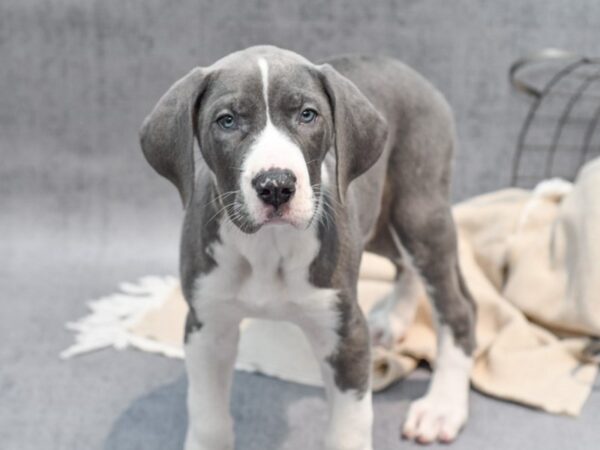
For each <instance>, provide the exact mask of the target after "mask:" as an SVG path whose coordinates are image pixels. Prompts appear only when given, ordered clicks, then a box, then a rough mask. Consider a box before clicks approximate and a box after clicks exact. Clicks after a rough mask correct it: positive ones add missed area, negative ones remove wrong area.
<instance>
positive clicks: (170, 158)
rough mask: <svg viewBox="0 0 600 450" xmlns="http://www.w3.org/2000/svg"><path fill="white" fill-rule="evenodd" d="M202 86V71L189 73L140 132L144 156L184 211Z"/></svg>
mask: <svg viewBox="0 0 600 450" xmlns="http://www.w3.org/2000/svg"><path fill="white" fill-rule="evenodd" d="M206 84H207V74H206V70H205V69H203V68H199V67H198V68H195V69H193V70H192V71H191V72H190V73H188V74H187V75H186V76H184V77H183V78H181V79H180V80H179V81H177V82H176V83H175V84H174V85H173V86H171V88H170V89H169V90H168V91H167V92H166V93H165V94H164V95H163V96H162V97H161V99H160V100H159V101H158V103H157V104H156V106H155V107H154V109H153V110H152V112H151V113H150V115H149V116H148V117H146V119H145V120H144V123H143V124H142V128H141V130H140V143H141V146H142V151H143V152H144V156H145V157H146V159H147V160H148V162H149V163H150V165H151V166H152V167H153V168H154V170H156V171H157V172H158V173H159V174H161V175H162V176H163V177H165V178H167V179H168V180H170V181H171V182H172V183H173V184H174V185H175V186H176V187H177V189H178V190H179V195H180V196H181V201H182V202H183V206H184V208H185V207H187V205H188V202H189V201H190V198H191V196H192V191H193V189H194V128H195V127H194V123H193V122H194V116H195V113H194V109H195V106H196V103H197V101H198V99H199V97H200V95H201V94H202V92H203V91H204V89H205V87H206Z"/></svg>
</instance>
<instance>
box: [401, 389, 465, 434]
mask: <svg viewBox="0 0 600 450" xmlns="http://www.w3.org/2000/svg"><path fill="white" fill-rule="evenodd" d="M468 410H469V407H468V400H457V399H450V398H441V397H440V396H435V395H426V396H425V397H423V398H421V399H419V400H416V401H415V402H413V403H412V404H411V405H410V408H409V410H408V415H407V418H406V421H405V422H404V426H403V428H402V436H403V437H404V438H406V439H414V440H415V441H417V442H418V443H420V444H430V443H432V442H435V441H440V442H445V443H448V442H452V441H453V440H454V439H456V436H457V435H458V433H459V432H460V430H461V428H462V427H463V426H464V424H465V423H466V421H467V417H468V415H469V412H468Z"/></svg>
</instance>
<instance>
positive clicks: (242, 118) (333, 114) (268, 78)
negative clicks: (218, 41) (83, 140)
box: [141, 47, 386, 232]
mask: <svg viewBox="0 0 600 450" xmlns="http://www.w3.org/2000/svg"><path fill="white" fill-rule="evenodd" d="M385 137H386V125H385V122H384V120H383V119H382V117H381V116H380V115H379V113H378V112H377V111H376V110H375V108H374V107H373V105H372V104H371V103H370V102H369V101H368V100H367V99H366V98H365V97H364V95H363V94H362V93H361V92H360V91H359V90H358V89H357V88H356V86H354V84H352V83H351V82H350V81H349V80H348V79H346V78H345V77H343V76H342V75H340V74H339V73H338V72H337V71H335V70H334V69H333V68H332V67H330V66H328V65H323V66H316V65H314V64H312V63H310V62H309V61H307V60H305V59H304V58H302V57H301V56H299V55H297V54H294V53H292V52H289V51H285V50H280V49H277V48H275V47H253V48H250V49H247V50H244V51H241V52H237V53H233V54H231V55H229V56H227V57H225V58H223V59H221V60H219V61H217V62H216V63H215V64H213V65H212V66H211V67H208V68H196V69H194V70H192V71H191V72H190V73H189V74H188V75H186V76H185V77H184V78H182V79H181V80H179V81H178V82H177V83H175V85H173V86H172V87H171V89H169V91H168V92H167V93H166V94H165V95H164V96H163V97H162V98H161V99H160V101H159V102H158V104H157V105H156V107H155V108H154V110H153V111H152V113H151V114H150V115H149V116H148V117H147V118H146V120H145V122H144V125H143V126H142V130H141V143H142V149H143V151H144V154H145V155H146V158H147V159H148V161H149V162H150V164H151V165H152V166H153V167H154V168H155V169H156V170H157V171H158V172H159V173H160V174H161V175H163V176H165V177H166V178H168V179H169V180H171V181H172V182H173V183H174V184H175V185H176V186H177V188H178V189H179V192H180V194H181V197H182V200H183V203H184V206H185V207H187V206H188V205H189V204H190V199H191V198H192V195H193V191H194V184H195V180H194V155H193V147H194V139H196V140H197V142H198V145H199V148H200V152H201V154H202V157H203V159H204V160H205V161H206V163H207V165H208V167H209V168H210V170H211V171H212V175H213V177H214V181H215V184H216V187H217V192H218V199H219V204H220V206H219V207H220V208H222V209H223V210H224V211H226V213H227V217H228V218H229V219H230V220H231V221H232V222H233V223H234V224H235V225H236V226H237V227H239V228H240V229H241V230H242V231H245V232H255V231H257V230H258V229H259V228H261V227H262V226H264V225H268V224H284V225H288V226H294V227H297V228H305V227H306V226H308V225H309V224H310V223H311V221H312V219H313V217H314V216H315V214H316V213H317V210H318V206H319V202H320V199H321V184H322V182H323V180H322V179H321V174H322V166H323V161H324V158H325V156H326V154H327V153H328V151H329V150H330V149H331V148H334V149H335V152H336V189H334V191H335V192H336V193H337V196H338V200H340V201H343V199H344V195H345V192H346V189H347V187H348V184H349V183H350V182H351V181H352V180H353V179H354V178H356V177H357V176H358V175H360V174H361V173H363V172H364V171H366V170H367V169H368V168H369V167H370V166H371V165H372V164H373V163H374V162H375V161H376V160H377V158H378V157H379V156H380V154H381V151H382V150H383V145H384V142H385Z"/></svg>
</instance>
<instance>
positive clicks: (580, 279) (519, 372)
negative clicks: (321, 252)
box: [131, 161, 600, 415]
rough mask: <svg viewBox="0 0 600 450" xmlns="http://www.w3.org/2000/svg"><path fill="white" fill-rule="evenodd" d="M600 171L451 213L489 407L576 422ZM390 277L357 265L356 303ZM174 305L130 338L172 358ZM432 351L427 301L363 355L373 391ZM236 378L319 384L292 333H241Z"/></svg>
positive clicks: (591, 304)
mask: <svg viewBox="0 0 600 450" xmlns="http://www.w3.org/2000/svg"><path fill="white" fill-rule="evenodd" d="M598 199H600V161H596V162H593V163H590V164H588V165H587V166H586V167H585V168H584V169H583V170H582V172H581V174H580V176H579V177H578V179H577V181H576V183H575V185H574V186H571V184H569V183H566V182H561V181H560V180H552V181H548V182H544V183H542V184H540V185H539V186H538V187H537V188H536V190H535V191H534V192H530V191H525V190H518V189H507V190H502V191H499V192H495V193H491V194H487V195H482V196H480V197H476V198H474V199H472V200H469V201H466V202H464V203H461V204H459V205H457V206H455V208H454V217H455V220H456V223H457V228H458V233H459V254H460V262H461V266H462V270H463V272H464V275H465V279H466V281H467V284H468V286H469V288H470V289H471V291H472V293H473V296H474V297H475V299H476V302H477V305H478V320H477V341H478V346H477V351H476V355H475V364H474V368H473V372H472V383H473V386H474V387H475V388H477V389H478V390H480V391H482V392H484V393H487V394H490V395H492V396H495V397H498V398H502V399H506V400H511V401H516V402H519V403H523V404H526V405H529V406H532V407H537V408H540V409H543V410H545V411H548V412H552V413H562V414H568V415H577V414H579V412H580V411H581V408H582V406H583V404H584V402H585V400H586V398H587V397H588V395H589V393H590V390H591V386H592V384H593V383H594V380H595V378H596V375H597V366H596V365H594V364H593V363H591V362H589V361H585V360H584V358H582V351H583V349H584V347H585V346H586V345H587V344H588V343H589V336H600V265H599V264H598V263H597V262H598V261H600V201H598ZM392 277H393V269H392V267H391V266H390V265H389V263H387V262H386V261H385V260H382V259H381V258H378V257H376V256H374V255H369V254H365V257H364V258H363V264H362V269H361V279H360V283H359V299H360V302H361V305H362V306H363V308H364V309H365V311H367V312H368V310H369V309H370V308H371V307H372V305H373V304H374V302H376V301H377V300H379V299H380V298H381V297H382V296H383V295H385V294H386V293H387V292H388V291H389V290H390V288H391V280H392ZM185 311H186V306H185V303H184V302H183V300H182V298H181V292H180V291H179V289H174V290H173V292H172V293H171V295H170V296H169V300H168V301H167V302H165V303H164V304H163V305H162V306H161V307H160V308H157V309H154V310H153V311H150V312H149V313H147V314H146V315H145V316H144V317H143V318H142V320H141V321H137V323H136V324H135V325H134V326H133V327H132V328H131V330H132V331H133V333H134V334H136V335H138V336H140V337H144V338H151V339H154V340H156V341H158V342H161V343H164V344H167V345H171V346H173V347H176V348H180V347H181V342H182V330H183V321H184V315H185ZM435 347H436V341H435V333H434V329H433V324H432V320H431V315H430V309H429V306H428V302H427V300H426V299H425V298H422V299H420V304H419V310H418V313H417V316H416V319H415V322H414V323H413V325H412V326H411V327H410V328H409V329H408V332H407V334H406V337H405V339H404V340H402V342H398V343H397V344H396V346H395V348H394V349H393V350H392V351H387V350H384V349H381V348H376V349H374V361H373V388H374V389H375V390H381V389H383V388H385V387H387V386H388V385H390V384H391V383H393V382H395V381H397V380H398V379H400V378H402V377H404V376H406V375H407V374H408V373H410V372H411V371H412V370H413V369H414V368H415V367H416V366H417V364H418V362H419V361H420V360H425V361H428V362H429V363H433V361H434V359H435V358H434V356H435V351H436V349H435ZM237 367H238V369H242V370H250V371H259V372H261V373H265V374H267V375H271V376H276V377H279V378H282V379H286V380H290V381H296V382H300V383H306V384H311V385H320V383H321V379H320V374H319V370H318V367H317V364H316V362H315V360H314V359H313V357H312V354H311V352H310V349H309V347H308V344H307V342H306V341H305V339H304V337H303V336H302V334H301V332H300V331H299V330H298V329H297V328H295V327H294V326H293V325H290V324H287V323H276V322H270V321H260V320H248V321H245V322H244V323H243V324H242V339H241V343H240V351H239V356H238V361H237Z"/></svg>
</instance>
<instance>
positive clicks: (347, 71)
mask: <svg viewBox="0 0 600 450" xmlns="http://www.w3.org/2000/svg"><path fill="white" fill-rule="evenodd" d="M257 56H262V57H265V58H267V59H268V61H269V67H270V70H271V69H272V70H273V75H272V78H271V79H272V80H273V81H272V83H271V84H270V86H269V108H270V111H271V115H272V117H273V122H274V124H275V125H276V126H277V127H278V128H279V129H281V130H284V131H285V132H286V133H287V134H288V135H289V136H290V138H291V139H293V140H294V141H295V142H297V143H298V144H299V146H300V148H301V149H302V151H303V152H304V157H305V161H306V162H307V167H308V171H309V176H310V182H311V185H312V186H314V189H315V193H317V194H318V195H319V194H320V188H319V186H320V184H321V164H322V162H323V161H324V160H326V163H327V167H328V168H329V170H330V172H331V173H334V174H335V179H336V189H334V190H332V192H326V193H324V194H323V195H322V197H321V201H322V202H324V205H323V211H325V214H326V215H327V217H325V218H323V220H322V221H321V223H320V225H319V238H320V240H321V248H320V251H319V254H318V255H317V257H316V259H315V260H314V261H313V263H312V264H311V267H310V281H311V282H312V283H313V284H314V285H315V286H318V287H330V288H335V289H338V291H339V293H340V294H339V303H338V305H337V308H338V311H339V323H338V326H337V332H338V335H339V337H340V340H339V344H338V347H337V349H336V351H335V352H334V353H333V354H332V355H330V356H329V357H328V358H327V359H328V361H329V363H330V364H331V365H332V367H333V368H334V371H335V380H336V384H337V385H338V387H339V388H340V389H342V390H347V389H354V390H356V391H357V392H358V395H362V394H363V393H364V392H365V390H366V388H367V386H368V376H369V375H368V374H369V370H370V364H369V361H370V354H369V347H370V346H369V337H368V330H367V325H366V322H365V319H364V317H363V315H362V313H361V311H360V309H359V308H358V306H357V298H356V284H357V279H358V268H359V264H360V258H361V255H362V252H363V250H365V249H369V250H372V251H375V252H377V253H380V254H382V255H383V256H386V257H388V258H390V259H391V260H392V261H393V262H394V264H396V266H397V267H400V266H401V264H402V263H403V262H402V261H401V255H400V254H398V252H397V250H396V249H395V247H394V245H393V242H392V239H391V236H390V231H389V226H390V225H391V226H392V227H393V229H394V230H395V232H396V233H397V234H398V236H400V238H401V240H402V243H403V245H404V246H405V247H406V249H407V250H408V252H409V253H410V254H411V255H412V258H413V261H414V263H415V264H416V266H417V268H418V269H419V271H420V273H421V274H422V276H423V277H424V279H425V281H426V282H427V283H428V284H429V286H430V287H431V288H432V292H433V299H434V305H435V308H436V310H437V312H438V315H439V317H440V320H441V321H442V322H443V323H446V324H448V325H449V326H450V328H451V329H452V331H453V333H454V337H455V339H456V342H457V343H458V344H459V345H460V346H461V347H462V348H463V349H464V351H465V353H467V354H470V353H471V352H472V350H473V348H474V314H475V310H474V303H473V301H472V299H471V296H470V294H469V292H468V290H467V288H466V286H465V285H464V282H463V281H462V276H461V274H460V270H459V267H458V260H457V248H456V233H455V230H454V224H453V221H452V217H451V214H450V206H449V201H448V191H449V181H450V165H451V157H452V152H453V148H454V126H453V121H452V116H451V114H450V111H449V108H448V106H447V104H446V102H445V100H444V99H443V97H442V96H441V95H440V94H439V93H438V92H437V91H436V90H435V89H434V88H433V87H432V86H431V85H430V84H429V83H428V82H426V81H425V80H424V79H423V78H422V77H421V76H419V75H418V74H416V73H415V72H414V71H412V70H411V69H409V68H408V67H406V66H405V65H403V64H401V63H399V62H397V61H395V60H391V59H387V58H378V57H342V58H337V59H331V60H329V61H326V64H324V65H320V66H319V65H314V64H312V63H310V62H308V61H306V60H305V59H304V58H302V57H300V56H298V55H296V54H294V53H291V52H288V51H285V50H280V49H277V48H275V47H253V48H250V49H247V50H245V51H242V52H237V53H234V54H232V55H229V56H228V57H226V58H223V59H222V60H220V61H218V62H217V63H216V64H214V65H213V66H211V67H209V68H204V69H195V70H194V71H192V73H191V74H190V75H188V76H187V77H186V78H185V79H184V80H182V81H180V82H179V83H178V84H177V85H175V87H174V88H172V89H171V90H170V91H169V92H168V93H167V94H166V95H165V96H164V97H163V99H161V101H160V102H159V104H158V105H157V107H156V108H155V110H154V111H153V113H152V114H151V115H150V116H149V118H148V119H147V120H146V122H145V123H144V127H143V129H142V147H143V149H144V152H145V154H146V156H147V158H148V160H149V161H150V162H151V164H152V165H153V166H154V167H155V169H156V170H157V171H158V172H159V173H161V174H163V175H164V176H166V177H167V178H169V179H170V180H171V181H173V182H174V183H175V184H176V185H177V186H178V188H179V190H180V192H181V193H182V198H183V199H184V204H186V205H188V207H187V209H186V218H185V224H184V228H183V236H182V244H181V271H182V283H183V290H184V294H185V296H186V298H188V300H189V299H191V296H192V291H193V283H194V280H195V279H197V277H198V275H200V274H201V273H206V272H208V271H210V270H212V268H214V265H215V264H216V263H215V261H214V260H213V259H212V257H211V255H210V252H209V250H208V249H209V248H210V245H211V244H212V243H213V242H214V241H215V240H218V239H220V237H219V225H218V224H219V223H221V222H222V221H223V220H231V221H232V222H233V223H234V224H235V225H236V226H237V227H238V228H239V229H240V230H242V231H243V232H247V233H252V232H255V231H256V230H257V229H258V228H260V225H259V224H254V223H252V222H251V220H249V218H248V217H247V215H246V214H244V205H243V204H242V203H241V200H240V196H239V193H238V191H239V188H240V186H239V171H236V169H239V167H240V165H241V162H242V161H243V157H244V155H245V153H246V152H247V150H248V147H249V145H250V143H251V142H252V138H253V136H254V135H255V134H256V133H257V132H258V130H260V129H262V127H263V126H264V119H263V118H264V117H265V114H264V111H261V110H260V108H261V106H260V105H261V102H260V101H257V98H258V96H259V95H260V92H261V87H260V78H259V74H258V72H257V70H256V67H255V60H256V57H257ZM173 97H175V98H173ZM303 102H312V103H313V104H315V105H317V107H318V109H319V111H320V112H321V115H322V116H323V122H322V123H320V125H319V127H315V128H314V129H311V130H312V131H311V132H310V133H307V132H306V131H304V132H302V133H300V132H299V131H298V130H297V129H296V128H295V127H294V124H293V122H291V121H290V120H291V119H289V117H290V115H289V111H288V110H289V109H290V108H295V107H296V106H297V105H302V104H303ZM193 105H195V109H194V107H193ZM224 108H225V109H235V110H236V111H242V113H240V114H239V116H240V122H239V124H238V126H239V128H237V129H236V130H234V132H224V131H223V130H220V129H219V128H218V127H217V126H216V125H215V118H216V114H217V112H218V111H219V110H221V109H224ZM285 108H288V110H286V109H285ZM190 118H191V119H190ZM188 119H190V120H188ZM193 135H195V136H196V138H197V141H198V145H199V148H200V155H199V156H198V158H197V162H198V166H199V167H197V168H196V173H197V174H198V175H197V176H196V178H195V181H194V180H193V177H192V175H191V174H193V173H194V167H193V164H192V163H193V156H192V146H191V144H190V142H191V140H192V138H191V137H192V136H193ZM332 148H333V149H334V151H333V152H332V151H330V150H331V149H332ZM190 186H193V188H190ZM236 276H237V275H236V274H232V282H235V279H236ZM193 319H194V321H193V323H200V321H201V320H202V318H198V317H193ZM191 328H194V329H198V327H191Z"/></svg>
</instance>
